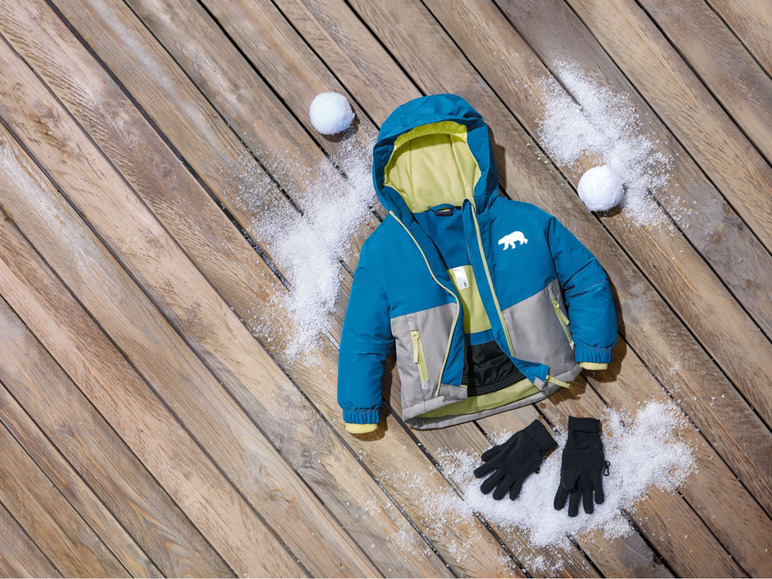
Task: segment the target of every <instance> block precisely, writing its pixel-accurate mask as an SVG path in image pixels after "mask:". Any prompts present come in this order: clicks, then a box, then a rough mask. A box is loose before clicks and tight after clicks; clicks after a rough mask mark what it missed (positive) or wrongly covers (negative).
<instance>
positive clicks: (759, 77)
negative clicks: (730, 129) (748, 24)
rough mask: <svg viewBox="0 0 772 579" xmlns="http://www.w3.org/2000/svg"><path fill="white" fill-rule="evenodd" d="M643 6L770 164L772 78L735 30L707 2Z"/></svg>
mask: <svg viewBox="0 0 772 579" xmlns="http://www.w3.org/2000/svg"><path fill="white" fill-rule="evenodd" d="M641 6H643V8H644V10H646V12H647V13H648V14H649V16H650V17H651V18H652V19H653V20H654V21H655V22H656V23H657V25H658V26H659V28H660V29H661V30H662V31H663V32H664V33H665V35H667V38H668V40H669V41H670V43H671V44H672V45H673V46H674V47H675V48H676V49H677V50H678V52H679V54H681V55H682V56H683V57H684V59H685V60H686V62H687V64H688V65H689V66H690V67H691V68H692V69H693V70H694V72H695V73H696V74H697V75H698V76H699V78H700V79H701V80H702V82H703V83H704V84H705V86H706V87H707V88H708V89H709V90H710V92H711V93H713V94H714V95H715V96H716V98H717V99H718V101H719V102H720V103H721V104H722V105H723V107H724V108H725V109H726V110H727V112H728V113H729V114H730V115H732V118H733V119H734V121H735V122H736V123H737V124H738V125H739V126H740V128H741V129H742V130H743V132H744V133H745V134H746V135H747V136H748V138H749V139H750V140H751V141H753V143H754V144H755V145H756V146H757V147H758V148H759V150H760V151H761V153H762V154H763V155H764V156H765V157H766V159H767V161H769V160H770V159H772V123H770V119H772V78H770V77H769V75H768V74H767V73H766V72H765V71H764V70H763V69H762V68H761V66H759V64H758V63H757V62H756V61H755V60H753V57H752V56H751V55H750V53H749V52H748V50H747V49H746V48H745V47H744V46H743V45H742V43H741V42H740V41H739V40H738V39H737V37H736V36H735V35H734V34H733V33H732V31H731V30H729V28H727V27H726V25H725V24H724V23H723V22H722V21H721V19H720V18H719V17H718V16H717V15H716V13H715V12H714V11H713V10H711V9H710V6H708V5H707V4H706V3H705V0H683V1H681V2H666V1H663V0H643V1H642V2H641ZM770 33H772V28H770ZM767 42H768V43H769V42H772V34H770V36H769V37H768V38H767Z"/></svg>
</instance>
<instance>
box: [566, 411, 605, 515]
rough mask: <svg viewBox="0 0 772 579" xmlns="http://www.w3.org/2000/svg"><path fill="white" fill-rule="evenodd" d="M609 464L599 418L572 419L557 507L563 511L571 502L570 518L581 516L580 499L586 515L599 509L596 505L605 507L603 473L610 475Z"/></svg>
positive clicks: (569, 506)
mask: <svg viewBox="0 0 772 579" xmlns="http://www.w3.org/2000/svg"><path fill="white" fill-rule="evenodd" d="M608 467H609V463H608V462H606V460H605V459H604V458H603V443H602V442H601V440H600V420H596V419H595V418H574V417H573V416H569V417H568V442H566V447H565V448H564V449H563V464H562V465H561V467H560V486H559V487H558V492H557V494H556V495H555V502H554V507H555V510H557V511H559V510H561V509H562V508H563V507H565V506H566V499H569V501H568V516H569V517H575V516H576V515H578V514H579V498H580V497H581V498H582V503H583V505H584V512H585V513H587V514H590V513H592V512H593V511H594V510H595V507H594V505H593V494H594V495H595V502H596V503H597V504H601V503H602V502H603V501H604V500H605V496H604V495H603V482H602V477H601V475H602V474H605V475H608Z"/></svg>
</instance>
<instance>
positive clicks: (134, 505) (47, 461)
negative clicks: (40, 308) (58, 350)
mask: <svg viewBox="0 0 772 579" xmlns="http://www.w3.org/2000/svg"><path fill="white" fill-rule="evenodd" d="M0 309H2V310H3V315H7V317H8V319H9V320H10V323H12V324H16V323H21V322H20V320H18V316H16V314H15V313H14V312H12V311H11V310H10V306H8V305H7V303H6V302H5V301H3V303H2V304H1V305H0ZM14 318H15V319H14ZM17 320H18V322H17ZM28 338H29V336H28V335H24V339H28ZM33 347H34V346H33ZM35 350H37V348H36V349H35ZM34 353H36V354H38V352H34ZM45 357H47V355H45ZM31 359H32V358H31ZM44 363H47V364H50V363H51V361H50V359H46V360H44ZM7 383H8V384H11V382H10V381H8V382H7ZM47 386H50V384H47ZM51 391H52V393H53V394H59V393H58V392H54V391H53V389H51ZM26 394H27V392H26V391H22V393H21V395H20V396H19V399H22V398H24V396H25V395H26ZM77 395H78V394H77V393H75V394H73V396H77ZM44 397H45V393H44V395H43V396H41V399H42V398H44ZM61 400H68V398H67V397H66V396H64V397H62V398H61V399H57V402H59V403H60V401H61ZM0 402H1V404H0V421H2V422H3V424H4V425H5V427H6V428H7V429H8V430H9V431H10V432H11V433H12V434H13V436H14V438H15V439H16V440H18V441H19V444H20V445H21V446H22V447H23V448H24V450H25V451H26V452H27V453H28V454H29V455H30V457H31V458H32V460H34V461H35V463H36V464H37V465H38V467H39V468H40V469H41V470H42V471H43V472H44V473H45V474H46V476H47V477H48V478H49V479H50V480H51V482H52V483H53V484H54V485H56V487H57V488H58V489H59V491H60V492H61V493H62V494H63V495H64V497H65V498H66V499H67V501H68V502H69V503H70V504H71V505H72V506H73V507H74V508H75V509H76V510H77V511H78V514H79V515H80V516H81V517H83V520H84V521H86V523H87V524H88V525H89V526H90V527H91V528H92V529H94V531H95V532H96V533H97V534H98V535H99V537H100V538H101V539H102V541H104V543H105V545H106V546H107V547H108V548H109V549H110V551H111V552H112V553H114V554H115V556H116V557H117V558H118V560H119V561H120V562H121V565H123V567H124V568H125V569H126V570H127V571H128V572H129V573H131V574H132V575H134V576H135V577H137V576H138V577H162V576H163V574H162V573H161V571H160V570H159V569H158V568H157V567H156V566H155V564H154V563H153V562H152V560H151V559H150V558H149V557H148V555H147V554H146V552H145V551H144V550H143V549H142V547H140V545H139V544H138V543H137V542H135V541H134V539H133V537H132V536H131V535H130V534H129V533H128V531H127V530H126V528H125V527H124V526H123V524H122V523H121V521H120V520H119V519H117V518H116V517H115V516H114V515H113V513H112V512H111V511H110V509H108V507H107V506H106V505H105V503H104V502H102V499H101V498H100V497H99V496H98V495H97V494H96V493H95V492H94V491H93V490H92V489H91V487H90V486H89V485H88V483H87V482H86V481H85V480H84V478H82V477H81V475H79V474H78V471H77V470H76V466H77V467H79V466H80V462H78V461H77V457H76V460H75V461H73V462H68V461H67V459H66V457H65V456H64V455H62V454H61V453H60V451H59V449H58V448H56V447H55V446H54V445H53V444H52V442H51V439H49V438H47V436H46V434H45V433H44V432H43V431H42V430H40V428H38V425H37V424H35V422H33V420H32V418H30V415H29V413H28V412H26V411H25V410H24V409H23V408H22V407H21V406H19V403H18V402H17V401H16V400H15V399H14V398H13V397H12V396H11V393H10V392H9V391H8V390H7V389H5V388H2V389H0ZM58 406H59V405H58V404H54V405H53V408H55V409H58ZM50 414H51V416H50V421H51V422H53V421H54V420H58V421H59V422H60V423H61V424H64V423H67V424H72V423H73V420H72V419H70V420H62V419H61V417H60V416H57V415H56V414H55V413H54V412H50ZM44 419H49V416H47V415H44ZM78 426H79V427H81V426H82V425H80V424H79V425H78ZM74 430H75V429H74ZM80 430H81V431H82V427H81V428H80ZM114 438H115V436H114ZM65 440H66V441H71V440H72V441H73V443H74V446H78V443H79V442H80V441H75V440H73V438H65ZM113 442H114V440H113ZM71 444H72V443H71ZM108 448H109V449H112V448H113V446H109V447H108ZM82 454H84V455H86V453H85V452H84V453H82ZM110 462H111V461H109V460H106V461H105V464H106V465H109V464H110ZM135 462H136V461H135ZM100 466H101V465H100ZM132 466H133V467H134V468H135V469H136V468H138V469H139V474H137V475H136V476H134V477H133V478H132V482H133V483H136V488H137V489H142V488H145V486H146V482H145V481H144V480H143V476H142V475H143V474H145V472H146V471H145V470H144V468H143V467H142V466H141V464H139V463H136V464H134V465H132ZM82 470H83V472H85V473H89V468H84V469H82ZM105 472H107V468H105V467H102V468H101V472H100V475H99V477H97V479H96V481H95V488H100V487H104V486H110V487H111V488H112V487H113V486H115V487H117V486H119V485H120V484H121V482H122V480H121V477H120V476H119V477H117V478H116V479H115V480H114V481H112V480H111V481H110V482H111V483H112V484H110V485H107V479H106V478H105ZM100 481H103V482H101V484H100ZM155 487H156V488H155V489H150V492H148V493H147V497H148V499H146V502H147V503H148V504H150V505H151V506H155V505H165V503H169V501H168V499H167V500H166V501H164V499H165V497H164V494H163V490H162V489H161V488H160V486H159V485H158V484H157V483H155ZM159 490H160V491H161V492H160V493H159V492H158V491H159ZM153 496H155V497H160V499H156V500H154V501H151V500H149V499H150V497H153ZM109 498H112V497H110V496H109V495H108V499H109ZM129 499H130V497H120V499H119V501H120V502H118V503H117V509H116V510H118V511H119V512H120V509H121V506H122V505H124V504H125V505H127V506H130V507H131V509H132V510H130V511H129V512H133V511H136V512H137V513H141V512H142V510H143V509H142V505H141V504H140V503H138V502H136V501H132V500H129ZM127 510H129V509H127ZM155 513H157V514H159V513H160V515H161V516H163V518H164V519H166V518H167V516H164V515H166V513H163V511H161V510H159V509H156V510H155ZM169 515H170V516H168V520H169V521H175V519H177V520H179V517H175V515H174V514H173V513H170V514H169ZM156 516H158V515H156ZM145 520H147V518H145ZM185 523H186V524H187V523H188V522H187V521H185ZM129 524H131V523H129ZM154 526H158V524H157V523H156V522H155V521H153V520H150V521H148V523H147V524H146V525H141V526H140V527H139V530H140V531H141V532H142V533H143V534H145V535H147V536H150V537H152V536H153V535H154V534H156V530H155V529H154V528H153V527H154ZM146 529H147V530H146ZM132 530H134V531H135V532H136V531H137V530H138V529H137V527H133V529H132ZM192 533H193V534H197V533H196V531H195V529H192ZM140 540H142V541H143V542H144V543H145V544H147V542H148V541H146V540H143V539H142V538H141V539H140ZM194 540H195V539H194Z"/></svg>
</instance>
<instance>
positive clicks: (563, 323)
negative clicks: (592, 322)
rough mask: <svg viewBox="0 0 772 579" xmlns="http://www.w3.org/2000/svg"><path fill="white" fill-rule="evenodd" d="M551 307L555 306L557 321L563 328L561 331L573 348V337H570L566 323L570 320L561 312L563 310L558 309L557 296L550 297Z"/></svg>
mask: <svg viewBox="0 0 772 579" xmlns="http://www.w3.org/2000/svg"><path fill="white" fill-rule="evenodd" d="M552 307H553V308H555V315H556V316H557V317H558V321H559V322H560V327H561V328H563V333H564V334H565V335H566V338H568V343H569V345H570V346H571V347H572V348H573V347H574V339H573V338H572V337H571V332H570V331H569V329H568V324H570V323H571V322H570V321H569V320H568V318H567V317H566V315H565V314H564V313H563V310H561V309H560V304H559V303H558V298H552Z"/></svg>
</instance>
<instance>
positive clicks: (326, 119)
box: [309, 92, 354, 135]
mask: <svg viewBox="0 0 772 579" xmlns="http://www.w3.org/2000/svg"><path fill="white" fill-rule="evenodd" d="M309 115H310V116H311V124H312V125H314V128H315V129H316V130H317V131H319V132H320V133H322V134H323V135H335V134H337V133H341V132H343V131H345V130H346V129H348V128H349V127H350V126H351V123H352V121H353V120H354V111H352V110H351V105H350V104H349V103H348V101H347V100H346V97H344V96H343V95H342V94H340V93H337V92H323V93H321V94H318V95H316V98H314V100H313V102H312V103H311V108H310V109H309Z"/></svg>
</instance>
